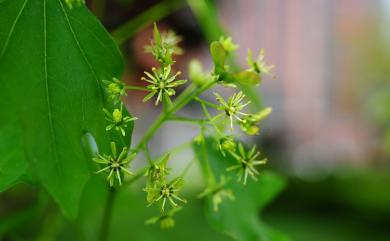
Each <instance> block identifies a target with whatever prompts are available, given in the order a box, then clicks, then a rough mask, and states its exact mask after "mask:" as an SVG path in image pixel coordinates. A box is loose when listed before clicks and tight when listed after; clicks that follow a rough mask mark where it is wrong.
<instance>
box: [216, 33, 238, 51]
mask: <svg viewBox="0 0 390 241" xmlns="http://www.w3.org/2000/svg"><path fill="white" fill-rule="evenodd" d="M219 42H220V43H221V44H222V46H223V48H224V49H225V51H226V52H227V53H232V52H234V51H235V50H237V49H238V48H239V47H240V46H239V45H237V44H235V43H233V41H232V38H231V37H220V38H219Z"/></svg>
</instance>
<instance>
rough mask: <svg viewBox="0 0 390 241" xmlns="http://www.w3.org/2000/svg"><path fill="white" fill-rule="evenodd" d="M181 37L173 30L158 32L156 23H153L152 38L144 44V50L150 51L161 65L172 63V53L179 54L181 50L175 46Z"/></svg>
mask: <svg viewBox="0 0 390 241" xmlns="http://www.w3.org/2000/svg"><path fill="white" fill-rule="evenodd" d="M180 41H181V38H180V37H179V36H177V35H176V34H175V32H173V31H169V32H163V33H161V34H160V32H159V30H158V28H157V25H156V23H154V25H153V40H152V41H151V42H150V45H147V46H145V52H147V53H151V54H152V55H153V57H154V58H155V59H156V60H157V61H159V62H160V63H161V64H163V65H171V64H173V63H174V61H173V60H172V55H174V54H181V53H182V52H183V50H182V49H181V48H179V47H178V46H177V44H178V43H179V42H180Z"/></svg>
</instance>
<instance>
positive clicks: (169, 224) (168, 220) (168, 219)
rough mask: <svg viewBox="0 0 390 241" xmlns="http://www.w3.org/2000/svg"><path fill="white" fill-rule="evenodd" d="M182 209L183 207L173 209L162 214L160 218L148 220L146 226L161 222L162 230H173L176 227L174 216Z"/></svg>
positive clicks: (155, 217)
mask: <svg viewBox="0 0 390 241" xmlns="http://www.w3.org/2000/svg"><path fill="white" fill-rule="evenodd" d="M181 209H182V208H181V207H177V208H172V209H171V210H169V211H168V212H166V213H163V214H161V215H160V216H154V217H152V218H150V219H148V220H146V222H145V224H156V223H157V222H159V223H160V227H161V228H162V229H168V228H173V227H174V226H175V220H174V219H173V216H174V215H175V213H177V212H178V211H180V210H181Z"/></svg>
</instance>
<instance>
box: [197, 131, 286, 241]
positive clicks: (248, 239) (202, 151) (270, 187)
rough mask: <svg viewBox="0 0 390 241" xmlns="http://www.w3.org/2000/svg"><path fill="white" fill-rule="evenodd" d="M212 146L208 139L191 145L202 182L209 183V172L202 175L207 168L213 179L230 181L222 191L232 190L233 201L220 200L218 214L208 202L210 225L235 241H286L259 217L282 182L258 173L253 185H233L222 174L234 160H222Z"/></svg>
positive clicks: (275, 177)
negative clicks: (198, 163) (200, 172)
mask: <svg viewBox="0 0 390 241" xmlns="http://www.w3.org/2000/svg"><path fill="white" fill-rule="evenodd" d="M202 145H204V146H203V147H202ZM215 146H216V144H215V143H213V141H212V140H211V139H207V140H206V142H205V143H203V144H201V145H198V144H196V143H195V144H194V151H195V154H196V156H197V158H198V160H199V162H200V165H201V167H202V168H201V169H202V170H203V173H204V175H205V177H206V179H210V178H209V174H208V173H209V172H208V171H205V170H207V169H208V167H207V165H208V164H209V165H210V168H211V170H212V173H213V175H214V177H215V178H216V179H220V177H221V176H222V175H224V176H228V177H230V178H232V181H230V182H229V184H228V185H227V186H226V188H230V189H232V190H233V193H234V195H235V197H236V200H233V201H231V200H224V201H223V202H222V203H221V204H220V206H219V210H218V211H215V210H214V209H213V203H212V199H211V198H208V199H207V204H206V216H207V218H208V220H209V222H210V223H211V225H212V226H213V227H214V228H215V229H217V230H219V231H220V232H223V233H225V234H227V235H229V236H231V237H232V238H234V239H236V240H239V241H255V240H259V241H287V240H290V239H289V238H288V237H286V236H285V235H283V234H282V233H280V232H278V231H276V230H274V229H272V228H270V227H268V226H267V225H266V224H265V223H264V222H263V221H262V220H261V219H260V217H259V214H260V213H261V210H263V209H264V208H265V207H266V205H267V204H268V203H269V202H270V201H272V200H273V199H274V198H275V197H276V195H277V194H278V193H279V192H280V191H281V190H282V189H283V188H284V186H285V182H284V180H283V179H282V178H281V177H279V176H277V175H276V174H273V173H271V172H268V171H267V172H261V173H260V177H259V180H258V181H257V182H254V181H253V180H250V181H249V182H248V184H247V185H246V186H243V185H242V184H241V183H237V182H236V176H235V175H232V174H230V173H228V172H226V171H225V170H226V168H227V167H228V166H231V165H232V164H235V163H236V162H235V160H234V159H232V158H231V157H229V156H226V157H224V156H222V155H221V154H220V152H219V151H218V150H217V149H216V148H215ZM205 166H206V167H205Z"/></svg>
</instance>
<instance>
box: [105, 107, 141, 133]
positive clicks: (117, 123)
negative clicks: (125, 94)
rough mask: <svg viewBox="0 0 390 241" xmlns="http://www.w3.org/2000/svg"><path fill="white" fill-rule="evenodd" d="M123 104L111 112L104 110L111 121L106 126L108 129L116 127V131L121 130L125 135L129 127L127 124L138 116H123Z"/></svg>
mask: <svg viewBox="0 0 390 241" xmlns="http://www.w3.org/2000/svg"><path fill="white" fill-rule="evenodd" d="M122 106H123V105H122V104H121V107H120V109H114V111H113V112H112V113H110V112H109V111H108V110H107V109H103V112H104V114H105V115H106V120H107V121H108V122H109V123H110V124H109V125H108V126H106V131H109V130H111V129H113V128H115V130H116V131H119V132H120V133H121V134H122V135H123V136H125V135H126V132H125V128H127V124H128V123H129V122H131V121H135V120H137V117H130V116H125V117H123V115H122Z"/></svg>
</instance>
